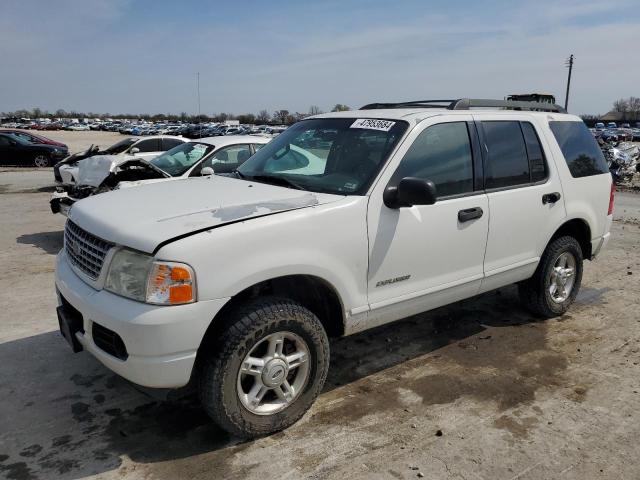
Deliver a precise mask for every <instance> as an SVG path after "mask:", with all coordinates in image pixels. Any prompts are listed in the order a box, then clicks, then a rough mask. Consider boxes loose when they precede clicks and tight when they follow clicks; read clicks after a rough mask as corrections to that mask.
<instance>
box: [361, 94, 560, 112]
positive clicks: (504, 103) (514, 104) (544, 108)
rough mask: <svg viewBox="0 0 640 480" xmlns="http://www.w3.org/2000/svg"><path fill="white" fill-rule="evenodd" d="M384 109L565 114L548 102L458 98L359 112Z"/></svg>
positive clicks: (374, 106)
mask: <svg viewBox="0 0 640 480" xmlns="http://www.w3.org/2000/svg"><path fill="white" fill-rule="evenodd" d="M384 108H446V109H447V110H470V109H472V108H504V109H505V110H529V111H534V112H556V113H566V112H567V111H566V110H565V109H564V108H562V107H561V106H560V105H556V104H553V103H548V102H521V101H514V100H490V99H479V98H459V99H457V100H414V101H410V102H399V103H369V104H368V105H365V106H363V107H361V108H360V110H379V109H384Z"/></svg>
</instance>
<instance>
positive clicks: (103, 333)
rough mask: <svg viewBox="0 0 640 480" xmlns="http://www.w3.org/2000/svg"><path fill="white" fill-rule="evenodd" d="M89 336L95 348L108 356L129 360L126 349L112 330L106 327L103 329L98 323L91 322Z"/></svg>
mask: <svg viewBox="0 0 640 480" xmlns="http://www.w3.org/2000/svg"><path fill="white" fill-rule="evenodd" d="M91 336H92V337H93V343H95V344H96V346H97V347H98V348H99V349H100V350H103V351H105V352H107V353H108V354H109V355H112V356H114V357H116V358H119V359H120V360H126V359H127V358H129V354H128V353H127V347H125V346H124V342H123V341H122V338H120V335H118V334H117V333H116V332H114V331H113V330H109V329H108V328H107V327H103V326H102V325H100V324H99V323H95V322H93V327H92V328H91Z"/></svg>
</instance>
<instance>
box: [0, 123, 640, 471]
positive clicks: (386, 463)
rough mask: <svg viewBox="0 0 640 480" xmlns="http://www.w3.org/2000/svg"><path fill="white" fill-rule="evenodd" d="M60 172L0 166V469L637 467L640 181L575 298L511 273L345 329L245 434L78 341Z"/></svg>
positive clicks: (622, 201) (624, 197) (621, 201)
mask: <svg viewBox="0 0 640 480" xmlns="http://www.w3.org/2000/svg"><path fill="white" fill-rule="evenodd" d="M63 134H64V135H65V136H66V135H67V134H68V135H69V137H72V136H74V135H76V136H77V135H78V134H77V133H75V132H60V135H63ZM51 136H52V137H53V136H54V135H53V134H52V135H51ZM56 138H60V137H59V136H56ZM77 138H78V139H80V136H78V137H77ZM104 143H105V145H106V144H108V143H109V142H104ZM51 179H52V173H51V171H50V170H45V171H33V170H21V171H16V170H15V169H14V170H11V171H0V199H1V200H0V201H1V205H2V207H1V208H0V223H1V225H2V229H1V230H0V259H1V264H2V265H3V269H2V270H3V271H4V275H3V276H2V278H1V279H0V306H1V307H2V314H1V317H0V320H1V322H2V328H1V329H0V477H4V478H9V479H33V478H41V479H50V478H61V479H76V478H81V477H86V476H92V475H95V476H96V477H99V478H118V479H156V478H190V479H201V478H202V479H204V478H207V479H236V478H237V479H245V478H246V479H261V480H269V479H275V478H277V479H279V480H285V479H298V478H312V479H325V478H328V479H344V478H354V479H360V478H361V479H387V478H388V479H414V478H419V476H420V475H424V478H431V479H448V478H451V479H454V478H462V479H490V480H494V479H532V478H554V479H558V478H563V479H564V478H570V479H594V478H596V479H597V478H603V479H609V478H621V479H632V478H633V479H636V478H640V466H639V464H638V460H637V459H638V458H639V457H640V443H638V438H640V421H639V420H640V413H639V412H640V365H639V364H640V355H639V352H640V313H639V311H638V300H637V299H638V289H639V287H640V248H639V247H640V226H639V225H640V196H638V195H634V194H620V195H619V197H618V204H617V205H618V207H617V213H616V216H617V220H616V222H615V223H614V226H613V240H612V243H611V246H610V248H609V250H607V251H606V252H605V253H603V255H602V256H601V257H600V258H599V259H598V260H597V261H596V262H592V263H589V264H587V267H586V273H585V277H584V280H583V282H584V283H583V288H582V291H581V293H580V296H579V297H578V300H577V303H576V304H575V305H574V306H573V307H572V309H571V310H570V312H569V314H567V315H565V316H563V317H562V318H559V319H555V320H550V321H543V322H541V321H536V320H534V319H533V318H532V317H530V316H529V315H528V314H526V313H524V312H523V311H522V310H521V309H520V307H519V305H518V303H517V301H516V297H515V291H514V288H505V289H501V290H499V291H497V292H493V293H490V294H486V295H483V296H481V297H478V298H475V299H471V300H468V301H466V302H463V303H460V304H457V305H455V306H451V307H447V308H442V309H439V310H437V311H434V312H431V313H428V314H424V315H419V316H416V317H413V318H409V319H406V320H404V321H401V322H399V323H396V324H394V325H391V326H387V327H383V328H379V329H376V330H374V331H370V332H367V333H364V334H359V335H355V336H352V337H348V338H344V339H341V340H338V341H335V342H333V343H332V367H331V370H330V374H329V380H328V382H327V386H326V388H325V391H324V392H323V394H322V395H321V396H320V398H319V401H318V402H317V403H316V404H315V406H314V407H313V408H312V410H311V411H310V412H309V413H308V414H307V415H306V416H305V417H304V418H303V420H302V421H301V422H300V423H298V424H297V425H295V426H293V427H292V428H290V429H289V430H287V431H285V432H281V433H278V434H276V435H273V436H271V437H267V438H263V439H260V440H257V441H252V442H246V443H242V442H239V441H238V440H237V439H234V438H230V437H229V436H227V435H226V434H225V433H223V432H222V431H220V430H219V429H217V428H216V427H215V426H213V425H212V424H211V423H210V422H209V420H208V418H207V416H206V415H205V413H204V412H203V411H202V410H201V409H200V408H199V407H198V405H197V403H196V402H195V401H193V400H192V399H186V400H182V401H179V402H171V403H163V402H157V401H153V400H151V399H150V398H149V397H147V396H145V395H143V394H141V393H139V392H138V391H137V390H135V389H134V388H132V387H131V386H130V385H129V384H128V383H127V382H125V381H123V380H121V379H119V378H118V377H116V376H115V375H113V374H111V373H110V372H109V371H108V370H106V369H105V368H104V367H102V366H101V365H100V364H99V363H98V362H97V361H96V360H94V359H93V358H92V357H91V356H89V355H87V354H84V353H81V354H76V355H74V354H72V353H71V351H70V349H69V347H68V346H67V344H66V343H65V342H64V341H63V339H62V337H61V336H60V335H59V333H58V332H57V322H56V318H55V312H54V308H55V303H56V300H55V295H54V289H53V266H54V255H55V254H56V252H57V251H58V250H59V249H60V248H61V245H62V228H63V218H62V217H60V216H54V215H52V214H51V213H50V212H49V211H48V198H49V193H48V192H47V190H48V188H47V187H48V186H49V184H50V183H49V182H50V181H51Z"/></svg>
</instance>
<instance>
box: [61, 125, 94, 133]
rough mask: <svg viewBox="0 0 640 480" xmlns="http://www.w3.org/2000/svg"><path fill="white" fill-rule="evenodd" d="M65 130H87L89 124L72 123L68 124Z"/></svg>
mask: <svg viewBox="0 0 640 480" xmlns="http://www.w3.org/2000/svg"><path fill="white" fill-rule="evenodd" d="M66 130H71V131H72V132H87V131H89V125H86V124H84V123H73V124H71V125H69V126H68V127H67V128H66Z"/></svg>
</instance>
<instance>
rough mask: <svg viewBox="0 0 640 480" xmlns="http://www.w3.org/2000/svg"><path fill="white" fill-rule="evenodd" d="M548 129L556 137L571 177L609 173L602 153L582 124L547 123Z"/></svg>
mask: <svg viewBox="0 0 640 480" xmlns="http://www.w3.org/2000/svg"><path fill="white" fill-rule="evenodd" d="M549 128H551V131H552V132H553V136H554V137H556V141H557V142H558V145H559V146H560V150H562V155H563V156H564V159H565V161H566V162H567V166H568V167H569V171H570V172H571V176H572V177H574V178H579V177H588V176H591V175H600V174H601V173H608V172H609V169H608V168H607V162H606V160H605V159H604V155H603V154H602V151H601V150H600V148H599V147H598V144H597V143H596V141H595V139H594V138H593V135H592V134H591V132H590V131H589V129H588V128H587V126H586V125H585V124H584V123H583V122H549Z"/></svg>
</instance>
